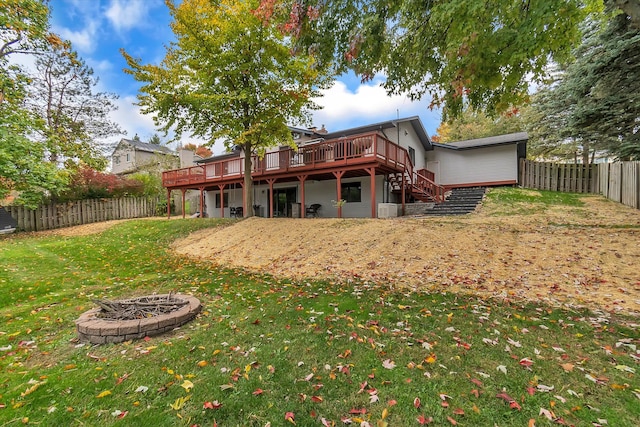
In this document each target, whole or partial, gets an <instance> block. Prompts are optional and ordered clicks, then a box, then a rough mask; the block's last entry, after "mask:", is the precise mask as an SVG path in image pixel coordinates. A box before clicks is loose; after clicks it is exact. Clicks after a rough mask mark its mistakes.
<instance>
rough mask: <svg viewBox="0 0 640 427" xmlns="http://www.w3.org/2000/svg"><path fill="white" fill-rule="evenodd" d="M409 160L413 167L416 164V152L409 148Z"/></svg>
mask: <svg viewBox="0 0 640 427" xmlns="http://www.w3.org/2000/svg"><path fill="white" fill-rule="evenodd" d="M409 158H410V159H411V163H413V165H414V166H415V164H416V150H415V149H414V148H413V147H409Z"/></svg>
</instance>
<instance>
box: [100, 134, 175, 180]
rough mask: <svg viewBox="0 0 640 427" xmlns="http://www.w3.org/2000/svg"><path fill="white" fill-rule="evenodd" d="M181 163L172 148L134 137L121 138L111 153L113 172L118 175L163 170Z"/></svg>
mask: <svg viewBox="0 0 640 427" xmlns="http://www.w3.org/2000/svg"><path fill="white" fill-rule="evenodd" d="M179 165H180V161H179V159H178V155H177V153H175V152H174V151H172V150H171V149H170V148H168V147H165V146H163V145H157V144H150V143H147V142H142V141H137V140H133V139H124V138H123V139H121V140H120V142H119V143H118V145H117V146H116V148H115V150H113V154H111V172H112V173H114V174H117V175H126V174H130V173H135V172H141V171H148V172H154V171H163V170H167V169H173V168H177V167H179Z"/></svg>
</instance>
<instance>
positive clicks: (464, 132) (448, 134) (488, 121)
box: [431, 105, 524, 142]
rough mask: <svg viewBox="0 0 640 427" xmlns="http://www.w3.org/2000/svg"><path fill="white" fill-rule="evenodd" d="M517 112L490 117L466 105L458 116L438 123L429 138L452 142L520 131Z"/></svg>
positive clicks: (520, 124) (436, 140) (520, 123)
mask: <svg viewBox="0 0 640 427" xmlns="http://www.w3.org/2000/svg"><path fill="white" fill-rule="evenodd" d="M519 113H520V111H519V110H517V109H513V110H511V111H509V112H508V113H504V114H501V115H499V116H497V117H490V116H488V115H486V114H484V113H483V112H481V111H476V110H474V109H473V108H472V107H471V106H468V105H467V106H466V107H465V108H464V110H463V111H462V113H461V115H460V116H459V117H457V118H455V119H453V120H450V121H449V122H446V121H443V122H442V123H440V126H438V129H437V130H436V132H437V134H436V135H433V136H432V137H431V140H432V141H434V142H453V141H463V140H467V139H475V138H484V137H488V136H494V135H503V134H507V133H514V132H521V131H522V130H524V124H523V123H522V119H521V115H520V114H519Z"/></svg>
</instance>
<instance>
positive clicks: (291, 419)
mask: <svg viewBox="0 0 640 427" xmlns="http://www.w3.org/2000/svg"><path fill="white" fill-rule="evenodd" d="M284 419H285V421H289V422H290V423H291V424H293V425H295V424H296V422H295V415H294V413H293V412H287V413H285V414H284Z"/></svg>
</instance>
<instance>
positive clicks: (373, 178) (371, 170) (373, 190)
mask: <svg viewBox="0 0 640 427" xmlns="http://www.w3.org/2000/svg"><path fill="white" fill-rule="evenodd" d="M366 170H367V172H369V176H370V177H371V196H370V197H371V218H375V217H376V216H377V215H376V168H367V169H366Z"/></svg>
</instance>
